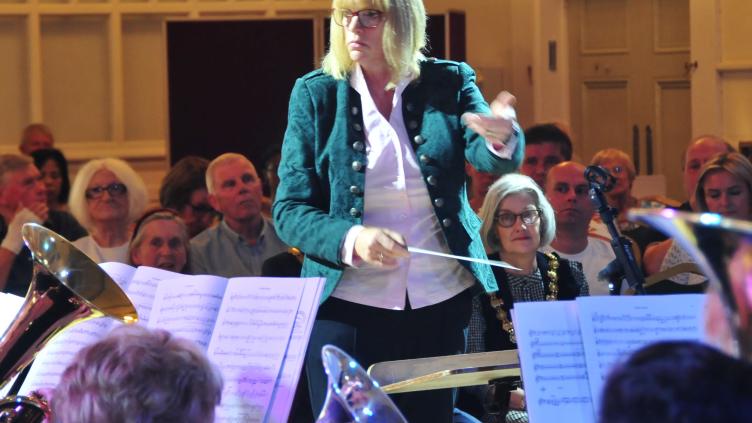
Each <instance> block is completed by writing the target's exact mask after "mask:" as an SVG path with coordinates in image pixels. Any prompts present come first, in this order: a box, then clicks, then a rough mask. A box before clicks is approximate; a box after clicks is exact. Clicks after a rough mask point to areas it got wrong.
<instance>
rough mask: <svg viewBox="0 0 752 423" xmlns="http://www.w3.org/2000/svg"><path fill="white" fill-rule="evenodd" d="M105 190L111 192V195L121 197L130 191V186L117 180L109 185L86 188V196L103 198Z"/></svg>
mask: <svg viewBox="0 0 752 423" xmlns="http://www.w3.org/2000/svg"><path fill="white" fill-rule="evenodd" d="M105 191H107V193H108V194H110V197H120V196H122V195H125V194H126V193H127V192H128V187H126V186H125V185H124V184H121V183H119V182H115V183H113V184H109V185H107V186H98V187H93V188H89V189H87V190H86V198H88V199H89V200H93V199H97V198H101V197H102V195H104V192H105Z"/></svg>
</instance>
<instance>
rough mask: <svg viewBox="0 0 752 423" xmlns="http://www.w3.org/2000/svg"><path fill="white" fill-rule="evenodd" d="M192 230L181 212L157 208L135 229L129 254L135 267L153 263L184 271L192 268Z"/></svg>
mask: <svg viewBox="0 0 752 423" xmlns="http://www.w3.org/2000/svg"><path fill="white" fill-rule="evenodd" d="M189 245H190V244H189V238H188V229H187V228H186V227H185V223H183V220H182V219H180V216H178V214H177V212H176V211H174V210H171V209H154V210H149V211H147V212H146V213H144V215H143V216H141V218H140V219H139V220H138V221H137V222H136V225H135V226H134V228H133V237H132V238H131V244H130V248H129V253H128V257H130V262H131V264H132V265H134V266H150V267H158V268H160V269H164V270H169V271H171V272H180V273H184V272H186V271H187V268H188V248H189Z"/></svg>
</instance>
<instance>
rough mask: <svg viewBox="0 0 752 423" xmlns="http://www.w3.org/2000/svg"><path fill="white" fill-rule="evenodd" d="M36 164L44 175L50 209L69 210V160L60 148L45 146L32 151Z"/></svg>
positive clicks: (43, 180)
mask: <svg viewBox="0 0 752 423" xmlns="http://www.w3.org/2000/svg"><path fill="white" fill-rule="evenodd" d="M31 157H32V158H33V159H34V165H36V167H37V169H39V172H40V173H41V175H42V182H44V187H45V189H46V190H47V206H48V207H49V208H50V210H63V211H65V210H67V209H68V194H69V193H70V179H69V178H68V160H66V159H65V156H64V155H63V153H62V152H61V151H60V150H57V149H55V148H45V149H42V150H37V151H35V152H33V153H31Z"/></svg>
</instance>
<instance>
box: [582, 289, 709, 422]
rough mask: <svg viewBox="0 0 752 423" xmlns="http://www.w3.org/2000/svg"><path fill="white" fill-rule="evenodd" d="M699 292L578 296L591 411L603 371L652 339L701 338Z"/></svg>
mask: <svg viewBox="0 0 752 423" xmlns="http://www.w3.org/2000/svg"><path fill="white" fill-rule="evenodd" d="M704 303H705V295H704V294H681V295H635V296H617V297H580V298H577V304H578V308H579V314H580V329H581V331H582V341H583V345H584V348H585V356H586V358H587V364H588V374H589V376H590V390H591V392H593V405H594V409H595V411H596V413H597V412H598V410H599V409H600V399H601V398H600V397H601V392H602V390H603V386H604V384H605V379H606V377H607V376H608V372H609V371H610V370H611V368H612V367H613V366H614V364H616V363H617V362H619V361H621V360H623V359H626V358H627V357H628V356H629V354H631V353H632V352H633V351H635V350H637V349H639V348H641V347H643V346H645V345H647V344H650V343H653V342H656V341H666V340H694V341H702V339H703V334H702V327H703V325H702V323H701V322H702V307H703V304H704Z"/></svg>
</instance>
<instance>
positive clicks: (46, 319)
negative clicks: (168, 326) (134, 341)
mask: <svg viewBox="0 0 752 423" xmlns="http://www.w3.org/2000/svg"><path fill="white" fill-rule="evenodd" d="M22 234H23V238H24V241H25V242H26V246H27V247H28V248H29V250H31V256H32V259H33V261H34V274H33V277H32V280H31V282H30V284H29V290H28V292H27V293H26V298H25V300H24V304H23V305H22V306H21V309H20V310H19V311H18V314H17V315H16V317H15V319H14V320H13V323H12V324H11V325H10V327H8V329H7V330H6V331H5V334H4V335H3V337H2V338H1V339H0V387H3V386H5V385H6V384H7V383H8V382H9V381H10V380H11V379H12V378H13V377H14V376H15V375H16V374H18V373H19V372H20V371H21V370H23V369H24V368H25V367H26V366H27V365H28V364H29V363H30V362H31V361H32V360H33V359H34V356H35V355H36V354H37V353H38V352H39V351H40V350H41V349H42V348H43V347H44V346H45V344H46V343H47V342H48V341H49V340H50V339H52V338H53V337H54V336H55V335H57V334H58V333H60V332H61V331H63V330H65V329H66V328H68V327H70V326H72V325H75V324H77V323H80V322H83V321H85V320H89V319H93V318H97V317H102V316H108V317H112V318H114V319H117V320H119V321H121V322H123V323H135V322H136V321H138V314H137V312H136V308H135V307H134V306H133V304H132V303H131V301H130V299H129V298H128V296H127V295H125V293H124V292H123V290H122V289H121V288H120V286H118V284H117V283H115V281H113V280H112V278H110V276H109V275H107V273H106V272H105V271H104V270H102V268H100V267H99V266H98V265H97V264H96V263H94V261H92V260H91V259H90V258H89V257H88V256H87V255H86V254H84V253H82V252H81V251H79V250H78V249H77V248H76V247H74V246H73V244H71V243H70V242H69V241H68V240H66V239H65V238H63V237H62V236H60V235H58V234H56V233H55V232H53V231H51V230H49V229H47V228H45V227H43V226H40V225H37V224H33V223H28V224H26V225H24V226H23V230H22ZM23 398H24V400H23V401H18V400H17V399H10V400H8V399H6V400H4V401H3V402H2V404H4V405H7V406H8V407H9V409H7V410H5V411H3V410H0V422H3V421H7V422H11V421H13V422H21V421H36V420H24V419H22V418H20V417H18V418H14V417H13V414H8V413H7V412H6V411H8V412H10V413H15V412H16V411H19V410H21V408H23V407H24V406H26V405H27V401H26V400H27V399H28V400H29V401H28V403H34V400H33V399H29V398H26V397H23Z"/></svg>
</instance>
